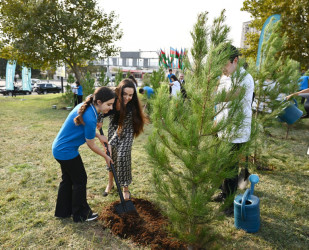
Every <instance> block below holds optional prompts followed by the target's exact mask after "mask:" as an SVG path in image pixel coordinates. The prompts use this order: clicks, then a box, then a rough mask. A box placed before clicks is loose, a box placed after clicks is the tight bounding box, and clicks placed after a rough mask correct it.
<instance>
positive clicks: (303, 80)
mask: <svg viewBox="0 0 309 250" xmlns="http://www.w3.org/2000/svg"><path fill="white" fill-rule="evenodd" d="M305 73H306V71H305V70H302V74H301V75H302V76H301V77H300V79H299V90H300V91H302V90H304V89H307V88H308V87H309V86H308V81H309V76H306V75H305ZM301 104H304V108H305V110H306V114H304V115H303V116H302V117H301V118H302V119H303V118H309V97H307V98H305V97H303V96H302V98H301Z"/></svg>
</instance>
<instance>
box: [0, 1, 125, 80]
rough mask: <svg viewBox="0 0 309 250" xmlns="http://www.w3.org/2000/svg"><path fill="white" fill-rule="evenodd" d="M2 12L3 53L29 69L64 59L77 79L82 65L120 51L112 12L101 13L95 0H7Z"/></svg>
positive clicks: (0, 8) (119, 32)
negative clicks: (116, 43) (116, 44)
mask: <svg viewBox="0 0 309 250" xmlns="http://www.w3.org/2000/svg"><path fill="white" fill-rule="evenodd" d="M0 13H1V15H0V22H1V26H0V31H1V40H2V41H1V42H2V43H4V44H5V45H6V46H5V47H4V48H3V49H2V51H1V53H2V56H5V58H6V59H17V60H18V62H19V63H24V64H25V65H27V66H29V67H32V68H47V67H48V66H50V67H52V66H55V65H56V64H57V63H58V62H59V61H62V62H65V63H66V64H67V65H68V66H69V67H70V68H71V69H72V70H73V72H74V73H75V76H76V78H77V80H78V81H80V82H81V78H82V75H81V71H80V67H81V66H83V65H85V64H86V63H87V61H91V60H93V59H95V58H100V57H107V56H110V55H112V54H113V53H115V52H117V51H118V50H119V49H118V48H117V47H115V45H114V42H115V41H117V40H119V39H120V38H121V37H122V31H121V30H120V29H119V24H118V23H117V22H116V21H115V18H116V16H115V13H114V12H111V13H110V14H106V13H104V12H103V10H101V9H99V7H98V6H97V2H96V1H95V0H79V1H76V0H42V1H36V0H6V1H1V2H0Z"/></svg>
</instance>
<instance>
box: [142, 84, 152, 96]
mask: <svg viewBox="0 0 309 250" xmlns="http://www.w3.org/2000/svg"><path fill="white" fill-rule="evenodd" d="M143 89H144V91H146V93H147V98H150V97H151V96H152V95H153V94H154V91H153V89H152V88H151V87H149V86H145V87H144V88H143Z"/></svg>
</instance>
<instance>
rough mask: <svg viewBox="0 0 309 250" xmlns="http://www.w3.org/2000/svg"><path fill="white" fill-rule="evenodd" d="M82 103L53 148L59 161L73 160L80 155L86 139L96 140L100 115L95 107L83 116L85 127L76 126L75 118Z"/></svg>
mask: <svg viewBox="0 0 309 250" xmlns="http://www.w3.org/2000/svg"><path fill="white" fill-rule="evenodd" d="M81 105H82V103H80V104H79V105H77V106H76V107H75V108H74V109H73V110H72V111H71V112H70V114H69V115H68V117H67V119H66V120H65V122H64V123H63V125H62V127H61V129H60V131H59V133H58V135H57V137H56V138H55V140H54V142H53V146H52V151H53V155H54V157H55V158H56V159H57V160H71V159H74V158H75V157H77V156H78V155H79V152H78V149H79V147H80V146H81V145H83V144H84V143H85V142H86V139H88V140H91V139H93V138H95V135H96V126H97V116H98V113H97V111H96V109H95V108H94V107H93V106H90V107H88V108H87V109H86V111H85V113H84V114H83V120H84V123H85V125H83V124H81V125H78V126H77V125H75V123H74V118H75V117H76V116H77V115H78V114H77V112H78V110H79V108H80V107H81Z"/></svg>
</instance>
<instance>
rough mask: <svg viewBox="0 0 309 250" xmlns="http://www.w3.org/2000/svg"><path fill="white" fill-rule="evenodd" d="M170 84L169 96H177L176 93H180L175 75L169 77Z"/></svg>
mask: <svg viewBox="0 0 309 250" xmlns="http://www.w3.org/2000/svg"><path fill="white" fill-rule="evenodd" d="M171 80H172V82H171V83H170V86H171V89H172V91H171V96H177V94H178V92H180V83H179V80H178V79H177V77H176V76H175V75H172V76H171Z"/></svg>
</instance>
